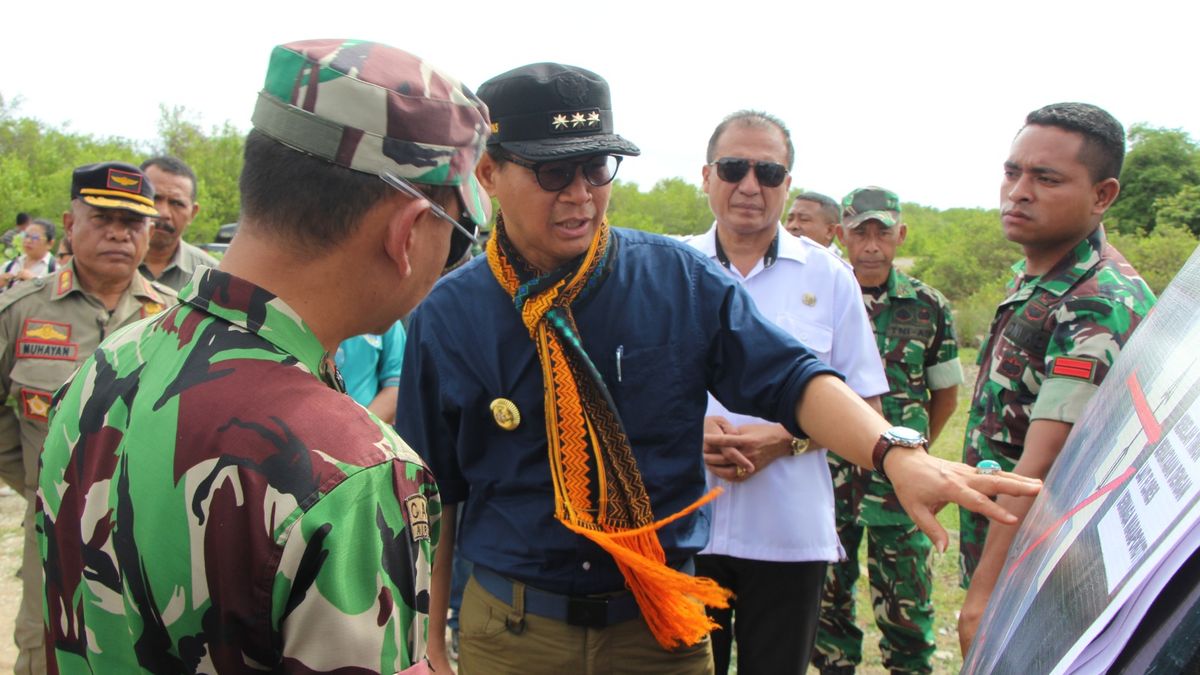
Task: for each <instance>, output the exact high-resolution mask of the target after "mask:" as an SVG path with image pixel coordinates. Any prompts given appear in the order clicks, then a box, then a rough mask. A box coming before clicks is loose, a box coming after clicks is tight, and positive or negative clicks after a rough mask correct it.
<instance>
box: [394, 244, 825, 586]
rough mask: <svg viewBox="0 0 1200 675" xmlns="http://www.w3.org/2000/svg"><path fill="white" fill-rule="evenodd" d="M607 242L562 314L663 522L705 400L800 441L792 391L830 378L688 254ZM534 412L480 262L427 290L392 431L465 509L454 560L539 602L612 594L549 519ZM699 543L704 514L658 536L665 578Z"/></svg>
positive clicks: (696, 451) (532, 378)
mask: <svg viewBox="0 0 1200 675" xmlns="http://www.w3.org/2000/svg"><path fill="white" fill-rule="evenodd" d="M613 232H614V233H615V237H616V238H617V240H618V248H617V257H616V260H615V264H614V266H613V269H612V272H611V274H610V275H609V276H608V278H607V279H606V280H605V281H604V283H603V285H602V286H601V287H600V288H598V289H596V290H595V291H594V292H592V293H591V295H590V296H589V297H587V298H586V299H584V300H583V301H582V302H580V303H577V304H576V305H575V306H574V307H573V308H572V310H573V313H574V315H575V321H576V324H577V325H578V327H579V332H580V334H581V335H582V337H583V342H584V347H585V349H586V350H587V352H588V354H589V355H590V357H591V358H592V361H593V362H594V363H595V364H596V367H597V369H599V371H600V373H601V375H602V376H603V377H604V381H605V383H606V384H607V385H608V388H609V391H610V392H611V394H612V397H613V400H614V401H615V402H616V405H617V409H618V412H619V413H620V415H621V419H622V421H623V422H624V425H625V430H626V432H627V433H628V435H629V441H630V443H631V445H632V447H633V453H634V456H635V457H636V458H637V462H638V467H639V469H640V471H641V474H642V479H643V481H644V482H645V485H646V490H647V492H648V493H649V495H650V503H651V506H652V508H653V510H654V515H655V518H656V519H657V518H664V517H666V516H669V515H671V514H672V513H675V512H676V511H678V510H680V509H681V508H683V507H685V506H687V505H688V504H690V503H692V502H693V501H695V500H696V499H698V498H699V497H700V496H702V495H703V494H704V491H705V476H704V465H703V460H702V452H701V447H702V440H703V438H702V437H703V421H704V413H705V408H706V405H707V399H706V396H705V394H706V392H708V391H712V392H713V394H714V395H715V396H716V397H717V398H718V399H719V400H720V401H721V402H722V403H723V404H724V405H725V406H726V407H727V408H729V409H730V410H734V411H737V412H744V413H746V414H750V415H755V416H757V417H762V418H766V419H773V420H778V421H779V422H781V423H783V424H784V425H785V426H787V427H788V428H789V429H790V430H791V431H792V433H793V434H795V435H797V436H802V435H803V433H802V432H801V430H800V429H799V428H798V427H797V426H796V422H795V419H794V411H795V405H796V401H797V400H798V399H799V398H800V395H801V392H802V391H803V389H804V386H805V385H806V384H807V383H808V381H809V379H810V378H812V377H813V376H814V375H816V374H819V373H823V372H824V373H833V374H836V373H835V371H833V370H832V369H830V368H829V367H828V366H826V365H825V364H823V363H821V362H820V361H819V360H818V359H817V358H816V357H815V356H813V355H812V354H811V353H810V352H808V351H807V350H806V349H805V348H804V347H803V346H802V345H801V344H800V343H799V342H797V341H796V340H795V339H794V338H792V337H791V336H789V335H788V334H786V333H784V332H782V331H780V330H779V329H777V328H776V327H775V326H774V325H773V324H772V323H770V322H769V321H767V320H766V319H764V318H763V317H762V316H761V315H760V314H759V313H758V311H757V310H756V309H754V304H753V301H752V300H751V299H750V296H749V295H748V294H747V293H746V292H745V291H744V290H743V289H742V288H741V287H740V286H739V285H738V284H737V282H736V281H734V279H733V278H732V277H731V276H729V275H728V274H725V273H724V272H723V271H722V270H720V269H719V268H717V267H716V264H715V263H713V262H711V261H709V260H708V259H707V258H705V257H704V256H702V255H701V254H699V253H698V252H697V251H695V250H693V249H691V248H689V247H687V246H684V245H682V244H680V243H678V242H675V241H672V240H670V239H667V238H665V237H661V236H657V235H650V234H646V233H642V232H637V231H632V230H622V229H614V230H613ZM618 353H619V354H620V358H619V359H618ZM496 398H506V399H508V400H510V401H512V402H513V403H515V404H516V406H517V408H518V410H519V411H520V415H521V422H520V425H519V426H518V427H517V428H516V429H515V430H512V431H506V430H504V429H502V428H501V427H500V426H499V425H498V424H497V423H496V421H495V418H494V416H493V414H492V412H491V410H490V407H489V405H490V403H491V402H492V401H493V400H494V399H496ZM543 405H544V404H543V390H542V374H541V370H540V366H539V363H538V359H537V353H536V351H535V350H534V345H533V342H532V341H531V340H530V338H529V332H528V331H527V330H526V328H525V326H524V325H523V324H522V323H521V319H520V317H519V316H518V315H517V312H516V309H515V308H514V307H513V303H512V299H511V298H510V297H509V296H508V294H507V293H505V291H504V290H503V289H502V288H501V287H500V285H499V283H498V282H497V281H496V280H495V278H494V277H493V276H492V272H491V270H490V269H489V268H488V266H487V261H486V259H485V258H484V257H483V256H480V257H478V258H476V259H475V260H473V261H471V262H470V263H468V264H467V265H465V266H464V267H463V268H461V269H459V270H457V271H456V272H454V273H452V274H451V275H448V276H447V277H446V278H444V279H442V280H441V281H439V282H438V284H437V286H436V287H435V288H434V289H433V292H432V293H431V294H430V295H429V297H428V298H427V299H426V300H425V301H424V302H422V303H421V305H420V306H419V307H418V308H417V311H416V312H415V313H414V314H413V317H412V322H411V324H410V327H409V338H408V345H407V348H406V351H405V355H404V369H403V372H402V374H401V381H400V397H399V406H398V411H397V415H396V428H397V430H398V431H399V432H400V435H401V436H402V437H403V438H404V440H406V441H407V442H408V443H409V444H410V445H411V446H412V447H413V448H415V449H416V450H417V451H418V452H419V453H420V454H421V456H422V457H423V458H425V460H426V461H427V462H428V463H429V466H430V467H431V468H432V469H433V473H434V476H435V477H436V478H437V482H438V485H439V487H440V490H441V495H442V499H443V500H444V501H445V502H446V503H460V502H465V507H460V511H462V523H461V526H460V528H459V537H458V550H459V552H460V553H461V554H462V555H464V556H465V557H466V558H467V559H468V560H471V561H472V562H475V563H477V564H481V565H485V566H487V567H489V568H491V569H493V570H495V571H497V572H499V573H500V574H502V575H504V576H507V577H510V578H513V579H517V580H520V581H523V582H525V583H527V584H529V585H530V586H534V587H536V588H541V589H544V590H547V591H551V592H556V593H569V594H589V593H604V592H610V591H616V590H620V589H622V588H624V579H623V578H622V577H621V574H620V572H619V571H618V570H617V568H616V565H615V564H614V563H613V561H612V559H611V558H610V557H609V556H608V555H607V554H606V553H604V552H603V550H601V549H600V548H599V547H597V546H596V545H595V544H592V543H591V542H589V541H588V540H586V539H585V538H583V537H581V536H578V535H576V534H574V533H572V532H570V531H569V530H567V529H566V528H565V527H563V526H562V525H561V524H560V523H559V522H558V521H557V520H555V519H554V492H553V487H552V484H551V479H550V469H549V464H548V460H547V456H546V452H547V450H546V418H545V413H544V410H543ZM763 516H764V517H769V514H763ZM708 532H709V520H708V516H707V514H706V513H704V512H703V511H700V512H697V513H693V514H692V515H690V516H688V517H686V518H683V519H681V520H679V521H678V522H676V523H673V524H671V525H670V526H668V527H665V528H663V529H662V530H660V533H659V536H660V539H661V541H662V545H663V549H664V550H665V551H666V554H667V558H668V562H670V563H671V564H673V565H675V566H679V565H680V564H682V563H683V562H684V561H685V560H687V559H688V558H689V557H690V556H691V555H693V554H694V553H696V552H697V551H699V550H700V549H701V548H702V547H703V546H704V544H705V543H706V542H707V541H708Z"/></svg>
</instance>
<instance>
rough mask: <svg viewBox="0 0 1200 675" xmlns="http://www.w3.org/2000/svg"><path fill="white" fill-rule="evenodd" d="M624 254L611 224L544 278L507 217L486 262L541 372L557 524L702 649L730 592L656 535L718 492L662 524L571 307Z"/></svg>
mask: <svg viewBox="0 0 1200 675" xmlns="http://www.w3.org/2000/svg"><path fill="white" fill-rule="evenodd" d="M616 247H617V240H616V238H615V237H613V236H612V233H611V232H610V230H609V227H608V223H607V222H602V223H601V224H600V226H599V228H598V230H597V232H596V236H595V237H594V238H593V239H592V243H591V246H590V247H589V248H588V250H587V252H586V253H584V254H583V255H582V256H580V257H579V258H576V259H575V260H572V261H571V262H568V263H566V264H564V265H562V266H561V267H559V268H558V269H555V270H553V271H551V272H549V273H546V274H539V272H538V271H537V270H536V269H534V268H533V267H532V266H531V265H530V264H529V263H527V262H526V261H525V260H524V259H523V258H522V257H521V255H520V254H519V253H518V252H517V250H516V248H515V247H513V245H512V242H511V240H510V239H509V238H508V234H507V232H506V230H505V226H504V217H503V215H502V214H500V215H498V216H497V219H496V228H495V232H494V235H493V236H492V238H491V240H490V241H488V245H487V260H488V265H489V267H490V268H491V270H492V274H493V275H495V277H496V280H497V281H498V282H499V283H500V285H501V286H502V287H503V288H504V290H505V291H507V292H508V294H509V295H510V296H511V297H512V299H513V305H514V306H515V307H516V310H517V313H518V314H519V315H520V316H521V321H522V322H523V323H524V324H525V327H526V328H527V329H528V330H529V336H530V338H532V339H533V342H534V345H535V347H536V349H537V354H538V360H539V361H540V364H541V368H542V381H543V383H544V388H545V410H546V438H547V446H548V453H549V464H550V474H551V478H552V481H553V485H554V516H555V518H557V519H558V521H559V522H561V523H562V524H563V525H565V526H566V527H567V528H569V529H570V530H571V531H573V532H575V533H577V534H579V535H582V536H584V537H587V538H588V539H590V540H592V541H593V542H595V543H596V544H598V545H599V546H600V547H601V548H603V549H604V550H605V551H606V552H607V553H608V554H609V555H611V556H612V557H613V559H614V560H615V561H616V563H617V567H618V568H619V569H620V570H621V574H622V575H624V577H625V581H626V585H627V586H628V587H629V589H630V591H631V592H632V593H633V595H634V597H635V598H636V600H637V603H638V606H639V608H640V609H641V611H642V616H643V617H645V619H646V623H647V625H649V627H650V631H651V632H652V633H653V634H654V637H655V639H657V640H658V642H659V644H661V645H662V646H663V647H664V648H667V649H670V648H673V647H676V646H678V645H680V644H685V645H691V644H695V643H697V642H699V641H700V640H702V639H703V638H704V636H705V635H707V634H708V632H709V631H710V630H712V629H713V628H715V627H716V626H715V624H714V623H713V622H712V621H710V620H709V618H708V616H707V615H706V614H705V611H704V606H705V605H708V606H711V607H728V604H729V603H728V599H729V596H730V592H729V591H728V590H726V589H724V588H721V587H720V586H718V585H717V584H716V582H714V581H713V580H712V579H707V578H703V577H693V576H691V575H688V574H684V573H683V572H680V571H678V570H675V569H672V568H671V567H670V566H668V565H667V564H666V556H665V554H664V553H663V548H662V544H661V543H660V542H659V540H658V534H657V531H658V529H659V528H661V527H663V526H664V525H667V524H668V523H671V522H673V521H675V520H677V519H679V518H681V517H683V516H685V515H687V514H688V513H690V512H692V511H694V510H695V509H697V508H699V507H700V506H702V505H703V504H705V503H706V502H708V501H710V500H712V499H713V498H715V497H716V496H717V494H718V491H713V492H710V493H708V494H707V495H705V496H704V497H702V498H701V499H700V500H698V501H697V502H695V503H693V504H691V505H689V506H688V507H687V508H685V509H683V510H681V511H680V512H678V513H675V514H672V515H670V516H668V517H667V518H664V519H663V520H660V521H657V522H656V521H655V520H654V513H653V512H652V510H651V505H650V498H649V496H648V495H647V494H646V487H645V484H644V483H643V482H642V475H641V473H640V472H639V471H638V467H637V461H636V459H635V458H634V456H633V451H632V449H631V448H630V446H629V438H628V436H627V435H626V434H625V428H624V426H623V425H622V424H621V419H620V417H619V416H618V414H617V409H616V406H615V405H614V403H613V400H612V396H611V395H610V393H609V391H608V387H607V386H606V385H605V383H604V380H603V379H602V378H601V376H600V373H599V371H597V370H596V366H595V364H594V363H593V362H592V360H591V358H590V357H589V356H588V354H587V352H586V351H585V350H584V348H583V342H582V339H581V338H580V335H579V330H578V328H577V327H576V325H575V319H574V317H573V316H572V314H571V305H572V304H574V303H575V302H576V301H578V300H580V299H581V298H584V297H586V296H587V295H588V294H589V293H590V292H592V291H593V290H594V289H595V288H596V287H598V286H599V285H600V283H601V282H602V281H603V280H604V278H605V276H607V274H608V273H609V271H610V270H611V268H612V264H613V260H614V258H615V257H616ZM696 452H697V453H699V452H700V449H699V448H696Z"/></svg>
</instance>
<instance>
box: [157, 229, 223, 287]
mask: <svg viewBox="0 0 1200 675" xmlns="http://www.w3.org/2000/svg"><path fill="white" fill-rule="evenodd" d="M217 263H218V261H217V259H216V258H214V257H212V256H211V255H209V254H208V253H206V252H205V251H204V249H202V248H200V247H198V246H192V245H191V244H189V243H187V242H186V241H184V240H182V239H180V240H179V246H178V247H177V248H176V249H175V257H174V258H172V259H171V262H169V263H167V266H166V267H165V268H163V272H162V274H160V275H158V276H157V277H155V276H154V273H153V272H151V271H150V268H149V267H146V263H145V262H143V263H142V264H141V266H140V267H138V271H139V272H141V273H142V275H143V276H145V277H146V278H147V279H152V280H154V281H157V282H158V283H160V284H162V285H164V286H169V287H170V288H171V289H173V290H175V291H179V289H181V288H183V287H184V286H185V285H186V284H187V283H188V282H189V281H191V280H192V274H193V273H195V271H196V268H197V267H200V266H201V265H203V266H206V267H213V268H215V267H216V266H217Z"/></svg>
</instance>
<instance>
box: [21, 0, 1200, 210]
mask: <svg viewBox="0 0 1200 675" xmlns="http://www.w3.org/2000/svg"><path fill="white" fill-rule="evenodd" d="M141 6H143V7H145V9H144V10H141V11H139V9H138V8H139V3H136V2H123V3H118V4H116V5H113V4H105V3H95V2H87V3H80V2H32V3H31V2H24V3H17V2H10V3H6V7H5V9H4V11H3V14H4V19H3V21H0V44H3V45H4V46H5V47H6V54H5V57H4V58H3V60H2V61H0V95H3V97H4V99H5V100H6V101H10V102H11V101H12V100H13V99H14V98H19V100H20V107H19V108H18V114H21V115H25V116H29V117H35V118H38V119H41V120H43V121H45V122H48V123H51V124H54V125H69V126H68V128H69V129H71V130H74V131H79V132H86V133H90V134H96V135H115V136H123V137H128V138H135V139H146V140H149V139H153V138H154V137H155V134H156V124H157V122H158V118H159V104H166V105H168V106H176V105H179V106H184V107H185V108H186V109H187V110H188V111H189V112H190V113H191V117H192V118H193V119H194V120H197V121H199V122H201V123H202V124H203V125H204V126H205V127H208V126H211V125H215V124H221V123H223V122H225V121H230V122H232V123H233V124H235V125H236V126H238V127H239V128H241V129H247V128H248V127H249V118H250V113H251V111H252V109H253V105H254V100H255V95H256V92H257V91H258V89H260V88H261V86H262V79H263V75H264V73H265V69H266V64H267V57H268V55H269V54H270V50H271V47H272V46H273V45H275V44H278V43H282V42H289V41H292V40H297V39H307V38H332V37H348V38H359V39H366V40H375V41H378V42H385V43H388V44H391V45H393V46H396V47H400V48H402V49H406V50H408V51H410V52H413V53H414V54H418V55H420V56H421V57H423V58H425V59H426V60H429V61H431V62H433V63H435V64H437V65H439V66H440V67H442V68H444V69H445V70H447V71H449V72H450V73H452V74H453V75H456V76H458V77H459V78H460V79H462V80H463V81H464V82H466V83H467V84H468V85H469V86H471V87H472V88H476V87H477V86H478V85H479V84H480V83H481V82H483V81H484V80H486V79H487V78H489V77H491V76H493V75H496V74H498V73H501V72H503V71H505V70H508V69H510V68H513V67H516V66H519V65H523V64H526V63H530V62H534V61H560V62H563V63H569V64H573V65H578V66H583V67H585V68H589V69H591V70H594V71H596V72H598V73H599V74H600V75H602V76H604V77H605V78H606V79H607V80H608V81H609V83H610V85H611V87H612V95H613V107H614V116H615V120H616V127H617V131H618V133H620V134H622V135H623V136H625V137H626V138H628V139H630V140H632V141H633V142H635V143H637V144H638V145H640V146H641V148H642V156H641V157H639V158H637V159H633V160H630V161H628V162H625V163H624V164H622V166H621V173H620V175H619V176H618V177H619V178H622V179H624V180H631V181H635V182H637V183H638V184H639V185H641V186H642V188H643V189H648V188H649V187H650V186H652V185H653V184H654V182H655V181H657V180H659V179H662V178H667V177H673V176H681V177H683V178H685V179H687V180H689V181H691V182H693V183H697V184H698V183H699V177H700V167H701V165H702V164H703V162H704V148H705V144H706V142H707V139H708V136H709V134H710V133H711V131H712V128H713V127H714V126H716V124H717V123H718V122H719V121H720V120H721V118H722V117H723V116H724V115H726V114H728V113H730V112H732V111H734V110H737V109H740V108H757V109H762V110H766V111H768V112H771V113H774V114H775V115H778V116H779V117H781V118H783V120H784V121H785V122H786V123H787V124H788V125H789V126H790V127H791V129H792V134H793V137H794V141H795V144H796V166H795V167H794V169H793V172H792V175H793V179H792V185H793V186H794V187H801V186H802V187H805V188H807V189H813V190H817V191H820V192H825V193H827V194H830V195H832V196H834V197H840V196H841V195H842V194H844V193H846V192H848V191H849V190H851V189H853V188H854V187H857V186H860V185H866V184H877V185H883V186H885V187H888V188H890V189H892V190H895V191H896V192H898V193H899V194H900V197H901V199H903V200H904V201H912V202H919V203H922V204H926V205H930V206H936V207H938V208H943V209H944V208H950V207H954V206H983V207H989V208H990V207H993V206H995V205H996V204H997V199H998V196H997V194H998V185H999V179H1000V170H1001V164H1002V162H1003V161H1004V159H1005V155H1006V153H1007V150H1008V146H1009V142H1010V141H1011V139H1012V136H1013V135H1014V134H1015V133H1016V131H1017V129H1018V128H1019V127H1020V125H1021V122H1022V120H1023V118H1024V116H1025V114H1026V113H1027V112H1029V111H1030V110H1032V109H1034V108H1037V107H1040V106H1041V105H1044V104H1046V103H1052V102H1056V101H1066V100H1078V101H1087V102H1091V103H1095V104H1098V105H1100V106H1102V107H1104V108H1106V109H1108V110H1109V111H1110V112H1112V113H1113V114H1114V115H1115V116H1116V117H1117V118H1118V119H1119V120H1121V121H1122V122H1123V123H1125V125H1126V127H1128V126H1130V125H1131V124H1133V123H1135V122H1146V123H1149V124H1151V125H1154V126H1161V127H1178V128H1183V129H1185V130H1187V131H1188V132H1189V133H1190V134H1191V135H1192V137H1193V138H1200V93H1197V88H1196V85H1195V82H1196V78H1197V71H1198V68H1197V65H1198V64H1200V56H1198V53H1197V49H1196V40H1195V27H1196V25H1197V19H1198V18H1200V9H1198V7H1200V4H1197V3H1195V2H1174V3H1166V2H1162V1H1160V0H1151V1H1141V2H1123V3H1109V2H1097V1H1091V2H1088V1H1079V0H1070V1H1057V0H1040V1H1032V2H1031V1H1027V0H1018V1H1010V2H1004V3H998V2H962V1H959V2H919V1H915V0H910V1H909V2H850V1H837V0H834V1H830V2H826V3H819V4H818V3H811V2H803V1H797V0H793V1H791V2H778V3H777V2H760V1H755V0H750V1H746V0H741V1H740V2H734V3H728V4H718V3H712V2H691V3H675V2H671V3H668V2H654V1H653V0H640V1H637V2H627V1H624V0H618V1H613V2H599V1H596V0H591V1H589V0H576V1H574V2H572V1H569V0H558V1H556V2H551V1H543V2H536V3H534V2H524V1H515V0H514V1H509V2H505V1H502V0H496V1H493V2H475V1H474V0H464V1H461V2H453V1H447V0H424V1H421V0H392V1H390V2H377V1H374V0H372V1H364V2H356V1H353V0H350V1H347V2H329V1H326V2H298V1H295V2H288V3H276V2H270V3H268V2H254V1H242V2H228V1H226V0H209V1H205V2H158V3H145V4H144V5H141ZM125 159H140V158H125Z"/></svg>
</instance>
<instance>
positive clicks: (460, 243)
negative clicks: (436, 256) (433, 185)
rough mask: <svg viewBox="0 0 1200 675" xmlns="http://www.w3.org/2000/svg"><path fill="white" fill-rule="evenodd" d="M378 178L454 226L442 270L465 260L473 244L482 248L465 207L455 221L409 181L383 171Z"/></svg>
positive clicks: (474, 226)
mask: <svg viewBox="0 0 1200 675" xmlns="http://www.w3.org/2000/svg"><path fill="white" fill-rule="evenodd" d="M379 177H380V178H381V179H383V182H385V183H387V184H388V185H391V186H392V187H394V188H396V189H397V190H399V191H401V192H403V193H404V194H406V195H408V196H409V197H412V198H413V199H423V200H425V201H426V202H428V203H429V210H430V211H431V212H433V215H435V216H437V217H438V218H441V219H442V220H444V221H446V222H447V223H450V224H451V225H453V226H454V230H453V231H452V234H451V237H450V255H449V256H447V257H446V266H445V268H444V269H449V268H451V267H454V266H455V265H457V264H459V263H460V262H462V260H463V258H465V257H466V256H467V253H468V252H469V251H470V250H471V244H475V245H477V246H480V247H482V246H483V242H481V241H480V240H479V238H478V237H477V236H476V232H478V231H479V229H478V228H477V227H476V225H475V221H474V220H471V215H470V214H469V213H467V209H466V207H465V206H464V207H463V210H462V215H461V216H459V218H458V220H455V219H454V218H453V217H451V216H450V214H449V213H446V210H445V209H443V208H442V207H441V205H439V204H438V203H437V202H435V201H433V200H432V199H430V197H429V195H427V194H425V193H423V192H421V190H420V189H418V188H417V186H415V185H413V184H412V182H410V181H409V180H407V179H404V178H401V177H400V176H397V175H396V174H394V173H392V172H390V171H384V172H383V173H381V174H379Z"/></svg>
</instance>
